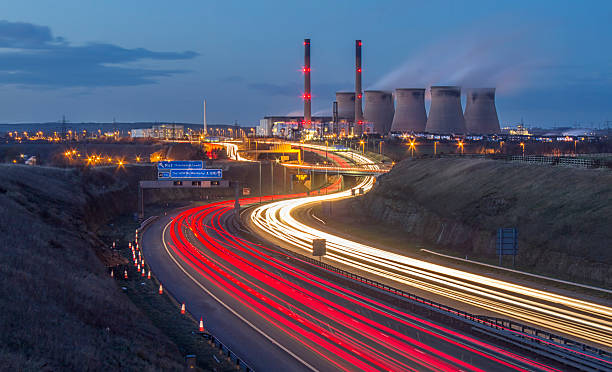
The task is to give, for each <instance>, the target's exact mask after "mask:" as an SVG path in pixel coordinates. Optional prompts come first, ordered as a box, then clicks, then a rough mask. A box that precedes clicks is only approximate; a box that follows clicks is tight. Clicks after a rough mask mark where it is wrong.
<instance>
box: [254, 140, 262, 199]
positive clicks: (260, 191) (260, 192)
mask: <svg viewBox="0 0 612 372" xmlns="http://www.w3.org/2000/svg"><path fill="white" fill-rule="evenodd" d="M255 143H257V142H255ZM258 163H259V204H261V194H262V190H261V160H259V161H258Z"/></svg>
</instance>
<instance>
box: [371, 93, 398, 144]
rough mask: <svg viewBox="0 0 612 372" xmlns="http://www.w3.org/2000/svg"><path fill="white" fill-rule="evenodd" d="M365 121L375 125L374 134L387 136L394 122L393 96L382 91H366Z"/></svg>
mask: <svg viewBox="0 0 612 372" xmlns="http://www.w3.org/2000/svg"><path fill="white" fill-rule="evenodd" d="M364 119H365V122H366V123H372V124H374V133H378V134H380V135H384V134H386V133H387V132H388V131H389V129H391V122H392V121H393V95H392V94H391V92H385V91H382V90H366V91H365V110H364Z"/></svg>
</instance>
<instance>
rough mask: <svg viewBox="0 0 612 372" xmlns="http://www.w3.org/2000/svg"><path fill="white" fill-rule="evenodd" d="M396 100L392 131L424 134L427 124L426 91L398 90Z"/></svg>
mask: <svg viewBox="0 0 612 372" xmlns="http://www.w3.org/2000/svg"><path fill="white" fill-rule="evenodd" d="M395 99H396V101H397V107H396V109H395V115H393V123H392V124H391V131H393V132H422V131H424V130H425V125H426V124H427V113H426V112H425V89H421V88H406V89H396V90H395Z"/></svg>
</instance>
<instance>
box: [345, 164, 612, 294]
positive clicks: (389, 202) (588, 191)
mask: <svg viewBox="0 0 612 372" xmlns="http://www.w3.org/2000/svg"><path fill="white" fill-rule="evenodd" d="M352 209H353V210H354V211H358V212H359V213H354V215H356V216H363V217H358V218H360V219H361V220H364V219H365V216H367V220H368V222H369V223H371V220H372V218H374V219H375V220H378V222H380V223H384V224H386V225H391V226H395V227H397V228H399V229H400V230H401V232H402V233H404V234H406V236H408V237H409V239H410V240H411V241H410V242H407V246H414V245H419V243H420V244H423V245H424V246H427V247H435V248H438V249H441V250H444V251H447V252H451V253H454V254H457V255H461V256H465V255H468V256H469V257H470V258H474V259H483V260H489V261H491V259H492V258H494V257H495V246H496V243H495V240H496V232H497V229H498V228H500V227H516V228H518V231H519V254H518V256H517V262H518V263H519V264H520V267H521V268H524V269H527V270H529V271H532V272H536V273H543V274H548V275H552V276H556V277H563V278H568V279H572V280H578V281H584V282H589V283H597V284H600V285H604V286H607V287H610V286H612V229H611V228H610V226H611V223H612V172H610V171H609V170H604V169H582V168H570V167H553V166H542V165H530V164H520V163H510V162H503V161H495V160H478V159H419V160H404V161H402V162H401V163H399V164H397V165H396V166H395V168H394V169H393V170H392V171H391V172H390V173H388V174H386V175H383V176H381V177H379V179H378V182H377V183H376V185H375V187H374V189H373V190H372V191H371V192H370V193H368V194H367V195H366V196H365V197H363V198H361V199H360V200H358V201H355V202H352ZM364 211H365V213H364ZM361 222H364V221H361Z"/></svg>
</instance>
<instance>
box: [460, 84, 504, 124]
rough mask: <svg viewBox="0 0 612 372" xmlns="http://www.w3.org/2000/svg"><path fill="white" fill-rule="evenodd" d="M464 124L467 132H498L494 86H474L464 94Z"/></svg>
mask: <svg viewBox="0 0 612 372" xmlns="http://www.w3.org/2000/svg"><path fill="white" fill-rule="evenodd" d="M466 96H467V97H466V99H467V100H466V102H465V115H464V116H465V126H466V128H467V132H468V133H475V134H492V133H499V132H500V130H499V119H498V118H497V110H496V109H495V88H474V89H470V90H468V92H467V95H466Z"/></svg>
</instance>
